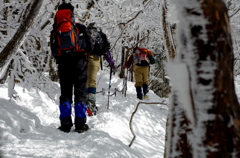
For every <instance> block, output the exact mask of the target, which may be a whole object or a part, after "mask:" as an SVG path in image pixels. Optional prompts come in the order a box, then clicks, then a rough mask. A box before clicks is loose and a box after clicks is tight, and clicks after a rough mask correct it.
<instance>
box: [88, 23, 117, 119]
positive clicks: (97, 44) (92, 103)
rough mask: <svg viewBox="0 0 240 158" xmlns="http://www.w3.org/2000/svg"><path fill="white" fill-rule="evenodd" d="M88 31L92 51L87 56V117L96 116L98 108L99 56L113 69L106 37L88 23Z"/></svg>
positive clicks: (93, 25)
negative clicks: (91, 42)
mask: <svg viewBox="0 0 240 158" xmlns="http://www.w3.org/2000/svg"><path fill="white" fill-rule="evenodd" d="M87 28H88V30H89V32H90V34H91V37H92V41H93V45H94V47H93V51H92V52H91V54H89V55H88V78H87V85H86V92H87V106H88V111H87V112H88V115H89V116H91V115H96V113H97V111H98V107H97V106H96V89H97V83H96V80H97V73H98V71H99V69H100V62H101V60H102V59H101V56H104V57H105V59H106V61H107V62H108V63H109V66H110V67H111V68H115V66H114V60H113V59H112V56H111V52H110V51H109V49H110V43H109V41H108V40H107V36H106V34H105V33H103V32H102V30H101V29H100V28H99V27H97V26H96V24H95V23H94V22H93V23H90V24H89V25H88V27H87Z"/></svg>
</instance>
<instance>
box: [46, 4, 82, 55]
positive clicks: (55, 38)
mask: <svg viewBox="0 0 240 158" xmlns="http://www.w3.org/2000/svg"><path fill="white" fill-rule="evenodd" d="M79 34H80V31H79V29H78V28H77V27H76V25H75V20H74V15H73V13H72V11H71V10H70V9H61V10H58V11H57V12H56V16H55V24H54V28H53V30H52V31H51V37H50V43H51V51H52V55H53V56H54V57H56V56H61V55H62V54H69V53H73V52H77V51H84V50H83V49H82V48H81V47H80V46H79Z"/></svg>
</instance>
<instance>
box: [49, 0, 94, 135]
mask: <svg viewBox="0 0 240 158" xmlns="http://www.w3.org/2000/svg"><path fill="white" fill-rule="evenodd" d="M73 12H74V7H73V6H72V5H71V4H70V3H62V4H61V5H60V6H59V7H58V11H57V12H56V16H55V21H54V24H53V30H52V32H51V39H50V43H51V51H52V55H53V56H54V57H55V59H56V62H57V64H58V75H59V79H60V89H61V96H60V105H59V109H60V123H61V126H60V127H59V128H58V129H59V130H61V131H63V132H70V130H71V127H72V126H73V123H72V117H71V114H72V103H73V94H74V110H75V119H74V124H75V131H76V132H83V131H85V130H87V129H88V128H89V127H88V125H87V124H86V110H87V106H86V92H85V88H86V81H87V54H89V53H91V51H92V41H91V37H90V35H89V32H88V30H87V29H86V26H84V25H82V24H79V23H75V20H74V15H73ZM82 37H84V39H82Z"/></svg>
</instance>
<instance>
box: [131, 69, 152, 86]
mask: <svg viewBox="0 0 240 158" xmlns="http://www.w3.org/2000/svg"><path fill="white" fill-rule="evenodd" d="M133 71H134V77H135V82H136V83H135V87H142V86H143V84H148V74H149V66H137V65H133Z"/></svg>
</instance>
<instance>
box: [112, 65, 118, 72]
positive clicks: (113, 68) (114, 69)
mask: <svg viewBox="0 0 240 158" xmlns="http://www.w3.org/2000/svg"><path fill="white" fill-rule="evenodd" d="M111 68H112V72H114V73H115V72H117V67H116V66H115V65H113V66H111Z"/></svg>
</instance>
